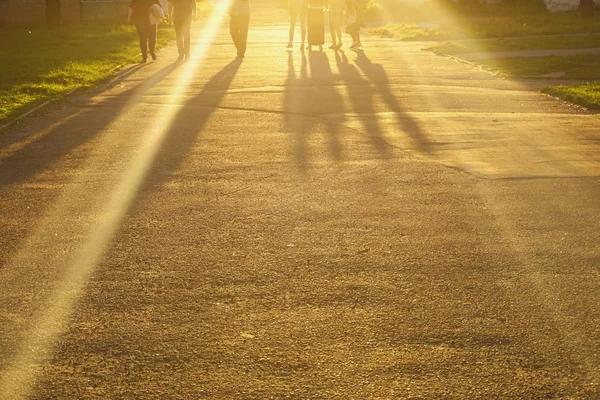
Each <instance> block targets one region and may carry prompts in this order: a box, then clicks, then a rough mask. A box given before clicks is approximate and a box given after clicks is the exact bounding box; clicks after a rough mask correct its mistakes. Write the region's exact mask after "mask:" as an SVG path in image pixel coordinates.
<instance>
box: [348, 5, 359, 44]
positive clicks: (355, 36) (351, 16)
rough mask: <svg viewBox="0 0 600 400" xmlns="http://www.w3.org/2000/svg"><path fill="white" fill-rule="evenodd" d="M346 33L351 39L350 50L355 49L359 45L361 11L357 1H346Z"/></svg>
mask: <svg viewBox="0 0 600 400" xmlns="http://www.w3.org/2000/svg"><path fill="white" fill-rule="evenodd" d="M346 22H347V25H346V32H348V34H349V35H350V36H351V37H352V44H351V45H350V48H351V49H357V48H359V47H360V46H362V44H361V43H360V27H361V26H362V10H361V7H360V5H359V4H357V0H346Z"/></svg>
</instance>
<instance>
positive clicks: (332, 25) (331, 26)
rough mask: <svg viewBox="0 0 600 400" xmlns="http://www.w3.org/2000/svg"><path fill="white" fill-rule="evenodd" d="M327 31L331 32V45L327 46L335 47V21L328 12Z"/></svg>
mask: <svg viewBox="0 0 600 400" xmlns="http://www.w3.org/2000/svg"><path fill="white" fill-rule="evenodd" d="M329 33H330V34H331V46H329V48H330V49H335V48H336V47H337V40H336V36H335V35H336V33H335V21H334V19H333V15H332V14H331V13H329Z"/></svg>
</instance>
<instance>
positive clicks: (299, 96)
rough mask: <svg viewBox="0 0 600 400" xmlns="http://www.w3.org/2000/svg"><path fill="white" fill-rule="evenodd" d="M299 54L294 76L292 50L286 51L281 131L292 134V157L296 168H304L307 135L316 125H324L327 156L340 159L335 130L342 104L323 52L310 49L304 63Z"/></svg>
mask: <svg viewBox="0 0 600 400" xmlns="http://www.w3.org/2000/svg"><path fill="white" fill-rule="evenodd" d="M301 57H302V59H301V66H300V73H299V76H297V74H296V69H295V65H294V57H293V54H292V53H291V52H290V53H288V74H287V79H286V82H285V88H286V89H285V98H284V107H285V121H284V131H285V132H289V133H291V134H292V135H293V136H294V138H293V139H294V159H295V161H296V164H297V166H298V168H299V169H300V170H305V169H306V168H307V167H308V153H309V152H310V151H309V149H308V144H309V136H310V135H311V134H313V133H315V131H316V130H318V129H323V128H324V129H325V131H326V135H327V147H328V151H329V153H330V155H331V158H332V159H333V160H335V161H339V160H341V159H342V157H343V155H342V146H341V143H340V140H339V131H340V124H341V122H342V121H343V118H344V117H343V116H344V104H343V101H342V97H341V96H340V94H339V93H338V92H337V90H336V89H335V85H334V83H335V78H336V77H335V75H334V74H333V72H332V71H331V67H330V65H329V60H328V59H327V56H326V55H325V53H322V52H311V53H310V54H309V57H308V63H307V59H306V55H305V54H304V53H302V56H301ZM308 67H310V77H309V76H308Z"/></svg>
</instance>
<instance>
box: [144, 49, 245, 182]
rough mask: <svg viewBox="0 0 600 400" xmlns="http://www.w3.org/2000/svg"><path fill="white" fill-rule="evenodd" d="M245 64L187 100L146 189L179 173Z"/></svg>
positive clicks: (222, 73)
mask: <svg viewBox="0 0 600 400" xmlns="http://www.w3.org/2000/svg"><path fill="white" fill-rule="evenodd" d="M241 64H242V60H241V59H239V58H236V59H235V60H233V61H231V62H230V63H229V64H227V65H226V66H225V67H223V68H222V69H221V70H220V71H219V72H218V73H217V74H215V75H214V76H213V77H212V78H210V80H209V81H208V82H207V83H206V85H205V86H204V87H203V88H202V90H201V91H200V93H198V95H196V96H194V97H193V98H191V99H190V100H188V101H187V102H186V103H185V104H184V105H183V106H182V107H181V109H180V111H179V112H178V113H177V114H176V115H175V117H174V118H173V121H172V122H171V124H170V125H169V127H168V132H166V135H165V139H164V142H163V144H162V147H161V152H160V153H159V154H158V155H157V156H156V159H155V160H154V163H153V166H152V168H151V170H150V171H149V173H148V175H147V176H148V177H147V178H146V182H145V186H146V187H145V189H148V188H149V187H158V186H161V185H163V184H164V183H166V182H167V181H168V180H169V179H170V178H171V177H172V176H173V174H174V173H175V172H176V171H177V170H178V169H179V167H180V166H181V164H182V163H183V162H184V160H185V158H186V156H187V155H188V153H189V152H190V150H191V149H192V148H193V146H194V142H195V141H196V139H197V137H198V136H199V135H200V133H201V132H202V129H203V128H204V126H205V125H206V123H207V122H208V120H209V118H210V116H211V115H212V113H213V112H214V111H215V110H216V108H217V107H218V106H219V104H220V103H221V101H222V100H223V98H224V97H225V95H226V94H227V90H228V89H229V86H230V85H231V83H232V82H233V79H234V77H235V75H236V74H237V71H238V69H239V68H240V65H241Z"/></svg>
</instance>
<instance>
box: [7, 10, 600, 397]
mask: <svg viewBox="0 0 600 400" xmlns="http://www.w3.org/2000/svg"><path fill="white" fill-rule="evenodd" d="M252 12H253V14H252V19H251V21H252V23H251V30H250V35H249V47H248V51H247V54H246V58H244V59H243V60H240V59H236V58H235V57H234V56H235V53H236V51H235V49H234V47H233V45H232V44H231V40H230V38H229V35H228V27H227V15H226V10H225V9H217V10H215V12H214V13H212V14H211V16H207V17H206V18H205V19H203V20H202V21H199V22H197V23H196V24H195V25H194V31H193V50H192V58H191V59H190V60H189V61H186V62H183V63H174V60H175V59H176V58H177V54H176V49H174V48H169V49H165V50H164V51H161V52H160V54H159V59H158V60H157V62H151V63H148V64H146V65H143V66H137V67H135V68H134V69H133V70H132V71H131V74H128V75H126V76H123V77H122V79H119V80H117V81H116V82H114V84H113V85H110V86H108V87H105V88H103V89H102V90H98V91H95V92H94V93H92V94H89V93H88V94H86V93H79V94H76V95H75V96H73V97H70V98H69V99H67V100H66V101H65V102H63V103H61V104H60V106H58V107H53V108H50V109H47V110H45V112H44V113H43V114H41V115H38V116H36V117H35V118H31V119H27V120H26V123H25V124H23V125H22V126H13V127H11V128H9V129H8V130H7V131H6V132H5V133H3V134H2V135H0V207H1V209H2V212H1V213H0V227H1V228H0V249H1V250H2V251H0V398H2V399H11V400H12V399H34V400H37V399H39V400H41V399H161V400H163V399H219V400H220V399H396V398H398V399H404V398H407V399H408V398H419V399H515V398H520V399H539V398H576V399H597V398H598V397H600V369H599V368H598V366H599V365H600V342H599V341H598V337H600V332H599V327H600V308H598V304H600V274H599V273H598V269H599V265H600V242H599V238H598V227H599V226H600V214H599V213H598V210H599V209H600V131H599V130H598V126H600V124H599V123H600V117H599V116H598V115H596V114H591V113H588V112H586V111H585V110H583V109H581V108H578V107H575V106H571V105H568V104H565V103H563V102H560V101H557V100H556V99H553V98H551V97H549V96H546V95H542V94H540V93H538V92H535V91H531V90H529V89H528V87H527V86H525V85H523V84H522V83H519V82H515V81H510V80H506V79H500V78H497V77H495V76H492V75H489V74H486V73H485V72H482V71H479V70H476V69H472V68H470V67H469V66H466V65H464V64H463V63H459V62H456V61H455V60H452V59H449V58H443V57H438V56H436V55H434V54H432V53H430V52H424V51H421V47H420V46H419V45H418V44H403V43H398V42H395V41H391V40H385V39H379V38H374V37H369V36H366V35H365V37H364V40H363V45H364V51H357V52H353V51H350V50H348V49H347V45H348V44H349V40H347V42H346V47H344V48H343V51H340V52H334V51H326V52H325V51H324V52H305V53H301V52H300V50H299V48H298V45H299V44H298V43H297V44H296V46H295V48H294V49H293V51H291V52H287V51H286V50H285V45H286V43H287V25H286V23H285V21H286V20H287V15H286V12H285V11H283V10H279V9H275V8H273V6H272V5H271V3H269V2H267V1H262V0H256V1H254V2H253V3H252ZM346 38H347V36H345V39H346ZM348 39H349V38H348Z"/></svg>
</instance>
